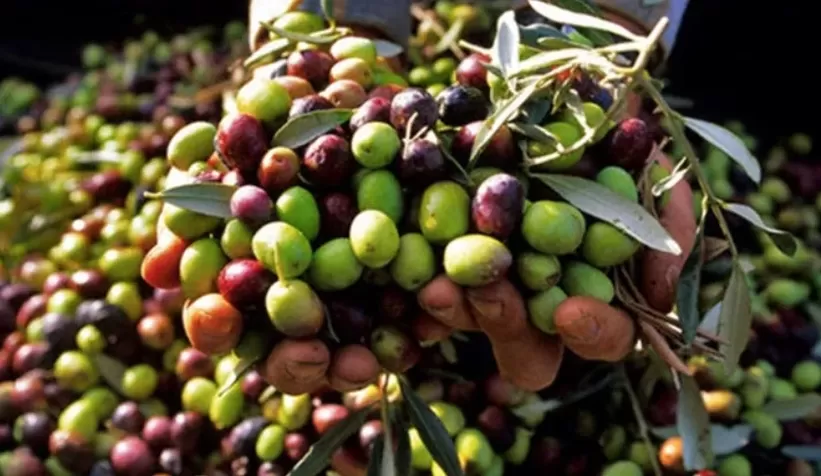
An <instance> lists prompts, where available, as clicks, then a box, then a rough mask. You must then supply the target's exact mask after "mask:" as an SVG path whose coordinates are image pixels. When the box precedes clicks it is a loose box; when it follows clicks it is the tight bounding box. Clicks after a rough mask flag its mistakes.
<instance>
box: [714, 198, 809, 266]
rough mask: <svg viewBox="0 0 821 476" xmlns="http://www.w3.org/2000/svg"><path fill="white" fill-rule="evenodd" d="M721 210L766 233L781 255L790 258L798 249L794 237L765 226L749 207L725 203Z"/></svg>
mask: <svg viewBox="0 0 821 476" xmlns="http://www.w3.org/2000/svg"><path fill="white" fill-rule="evenodd" d="M723 208H724V209H725V210H727V211H728V212H730V213H733V214H734V215H738V216H740V217H741V218H743V219H744V220H746V221H747V223H749V224H751V225H753V226H754V227H756V228H758V229H760V230H762V231H764V232H765V233H767V235H769V236H770V239H772V240H773V244H775V246H777V247H778V249H779V250H781V252H782V253H784V254H786V255H789V256H792V255H794V254H795V252H796V250H797V249H798V244H797V243H796V241H795V237H793V236H792V234H791V233H789V232H787V231H784V230H779V229H777V228H773V227H770V226H767V225H766V224H765V223H764V220H762V219H761V216H759V215H758V212H756V211H755V210H753V209H752V208H751V207H748V206H747V205H742V204H740V203H726V204H724V205H723Z"/></svg>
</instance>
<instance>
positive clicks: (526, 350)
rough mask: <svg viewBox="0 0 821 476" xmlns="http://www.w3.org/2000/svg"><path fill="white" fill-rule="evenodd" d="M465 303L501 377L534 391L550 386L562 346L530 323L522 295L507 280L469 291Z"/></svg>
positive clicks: (557, 340) (556, 339) (556, 371)
mask: <svg viewBox="0 0 821 476" xmlns="http://www.w3.org/2000/svg"><path fill="white" fill-rule="evenodd" d="M467 302H468V307H469V309H470V311H471V313H472V315H473V316H474V318H475V319H476V322H477V323H478V324H479V327H480V328H481V329H482V330H483V331H484V332H485V333H486V334H487V336H488V338H489V339H490V343H491V346H492V347H493V355H494V357H495V359H496V364H497V365H498V367H499V373H500V374H501V375H502V377H504V378H505V379H507V380H508V381H510V382H511V383H512V384H514V385H516V386H518V387H521V388H523V389H525V390H528V391H534V392H535V391H538V390H541V389H543V388H545V387H547V386H548V385H550V384H551V383H553V381H554V380H555V379H556V375H557V374H558V372H559V367H560V366H561V363H562V357H563V355H564V345H562V343H561V341H560V340H559V339H558V338H556V337H555V336H550V335H547V334H545V333H543V332H542V331H540V330H539V329H537V328H536V327H534V326H533V325H532V324H531V323H530V321H529V320H528V317H527V311H526V309H525V304H524V301H523V299H522V296H521V295H520V294H519V292H518V291H517V290H516V288H515V287H514V286H513V284H511V283H510V281H507V280H504V281H500V282H498V283H494V284H491V285H488V286H484V287H481V288H474V289H469V290H468V291H467Z"/></svg>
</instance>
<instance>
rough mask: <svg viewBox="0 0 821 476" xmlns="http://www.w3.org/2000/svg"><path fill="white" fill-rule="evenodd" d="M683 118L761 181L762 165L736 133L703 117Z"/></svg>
mask: <svg viewBox="0 0 821 476" xmlns="http://www.w3.org/2000/svg"><path fill="white" fill-rule="evenodd" d="M682 120H683V121H684V125H685V126H687V128H689V129H690V130H692V131H693V132H695V133H696V134H698V135H699V136H701V138H702V139H704V140H706V141H707V142H709V143H711V144H713V145H714V146H716V147H718V148H719V149H721V150H722V151H723V152H724V153H725V154H727V155H729V156H730V157H731V158H732V159H733V160H735V161H736V163H737V164H738V165H740V166H741V168H742V169H744V172H745V173H746V174H747V176H748V177H750V178H751V179H752V180H753V182H755V183H756V184H758V183H761V165H759V163H758V160H756V158H755V157H753V155H752V154H751V153H750V151H749V150H748V149H747V146H745V145H744V142H742V141H741V139H739V138H738V137H737V136H736V135H735V134H733V133H732V132H730V131H729V130H727V129H725V128H723V127H721V126H719V125H718V124H714V123H712V122H708V121H703V120H701V119H695V118H692V117H682Z"/></svg>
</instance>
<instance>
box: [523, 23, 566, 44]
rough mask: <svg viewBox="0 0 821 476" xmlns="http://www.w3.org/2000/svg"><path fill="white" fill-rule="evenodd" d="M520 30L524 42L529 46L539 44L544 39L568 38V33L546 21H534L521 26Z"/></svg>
mask: <svg viewBox="0 0 821 476" xmlns="http://www.w3.org/2000/svg"><path fill="white" fill-rule="evenodd" d="M519 32H520V35H521V37H522V43H523V44H525V45H528V46H536V45H539V44H541V43H540V42H541V41H542V40H547V39H550V38H555V39H558V40H568V38H567V35H565V34H564V33H562V32H561V30H559V29H558V28H556V27H554V26H551V25H546V24H544V23H534V24H532V25H525V26H520V27H519Z"/></svg>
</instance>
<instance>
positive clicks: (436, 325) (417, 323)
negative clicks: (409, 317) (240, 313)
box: [411, 312, 453, 344]
mask: <svg viewBox="0 0 821 476" xmlns="http://www.w3.org/2000/svg"><path fill="white" fill-rule="evenodd" d="M411 326H412V328H411V330H412V331H413V336H414V337H415V338H416V340H418V341H419V342H421V343H423V344H426V343H434V342H440V341H443V340H445V339H447V338H448V337H450V335H451V333H453V329H452V328H450V327H448V326H446V325H444V324H442V323H441V322H440V321H439V320H438V319H436V318H434V317H433V316H431V315H429V314H427V313H425V312H422V313H420V314H419V316H417V318H416V319H414V321H413V324H412V325H411Z"/></svg>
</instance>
